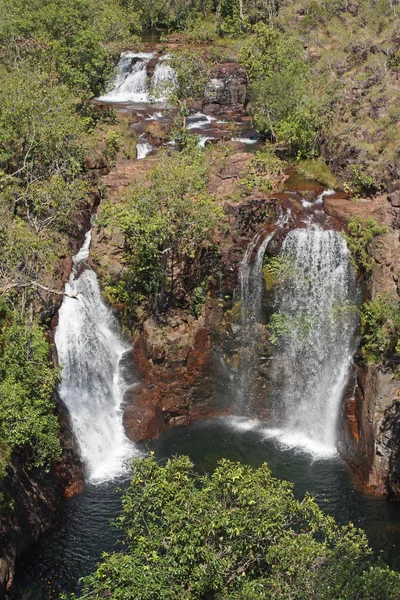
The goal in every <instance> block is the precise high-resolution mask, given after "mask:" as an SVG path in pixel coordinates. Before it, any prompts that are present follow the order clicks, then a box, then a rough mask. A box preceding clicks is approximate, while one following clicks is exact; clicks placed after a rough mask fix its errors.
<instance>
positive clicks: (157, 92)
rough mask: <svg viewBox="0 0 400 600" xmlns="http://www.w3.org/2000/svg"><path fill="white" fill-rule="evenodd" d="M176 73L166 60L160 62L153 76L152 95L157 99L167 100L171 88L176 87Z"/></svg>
mask: <svg viewBox="0 0 400 600" xmlns="http://www.w3.org/2000/svg"><path fill="white" fill-rule="evenodd" d="M176 84H177V79H176V73H175V71H174V69H173V68H172V67H170V66H169V65H168V64H167V63H166V62H165V61H161V62H159V63H158V65H157V66H156V68H155V69H154V73H153V77H152V78H151V86H150V95H151V96H153V97H154V99H155V100H164V101H165V100H167V99H168V96H169V95H170V93H171V90H172V89H173V88H174V87H176Z"/></svg>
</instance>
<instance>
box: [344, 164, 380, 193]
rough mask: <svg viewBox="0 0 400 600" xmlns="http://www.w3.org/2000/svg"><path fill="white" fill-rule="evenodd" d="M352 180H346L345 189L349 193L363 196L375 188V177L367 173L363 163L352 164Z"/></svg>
mask: <svg viewBox="0 0 400 600" xmlns="http://www.w3.org/2000/svg"><path fill="white" fill-rule="evenodd" d="M350 172H351V180H350V181H346V182H345V184H344V189H345V191H346V192H348V193H349V194H354V195H355V196H362V195H363V194H370V193H372V192H373V190H374V183H375V182H374V179H373V177H371V176H370V175H368V174H367V173H365V170H364V168H363V166H362V165H351V166H350Z"/></svg>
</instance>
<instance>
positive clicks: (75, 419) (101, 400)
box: [55, 232, 135, 482]
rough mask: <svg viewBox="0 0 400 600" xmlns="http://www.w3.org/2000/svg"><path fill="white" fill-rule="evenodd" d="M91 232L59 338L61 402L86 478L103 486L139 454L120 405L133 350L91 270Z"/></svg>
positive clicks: (78, 258) (76, 264) (76, 262)
mask: <svg viewBox="0 0 400 600" xmlns="http://www.w3.org/2000/svg"><path fill="white" fill-rule="evenodd" d="M90 240H91V232H89V233H87V234H86V238H85V243H84V245H83V246H82V248H81V249H80V250H79V252H78V253H77V254H76V255H75V256H74V258H73V272H72V274H71V276H70V279H69V282H68V283H67V284H66V286H65V292H66V294H68V296H65V297H64V299H63V302H62V305H61V308H60V311H59V321H58V326H57V329H56V333H55V342H56V346H57V351H58V358H59V362H60V365H61V367H62V373H61V384H60V388H59V392H60V396H61V398H62V400H63V401H64V403H65V405H66V406H67V408H68V410H69V413H70V416H71V421H72V425H73V429H74V432H75V435H76V438H77V441H78V444H79V449H80V453H81V457H82V460H83V463H84V465H85V468H86V472H87V476H88V478H89V480H90V481H93V482H99V481H104V480H107V479H111V478H113V477H115V476H116V475H118V474H119V473H120V472H121V471H122V469H123V465H124V463H125V462H126V460H127V459H128V458H129V457H130V456H132V455H133V454H134V453H135V449H134V446H133V445H132V444H131V443H130V442H129V440H128V439H127V437H126V436H125V432H124V428H123V424H122V412H121V408H120V407H121V403H122V400H123V395H124V392H125V391H126V390H127V389H128V387H129V385H130V382H129V379H128V376H127V374H126V369H124V357H125V356H126V355H127V353H128V352H129V350H130V347H129V346H128V345H127V344H125V343H124V342H123V341H122V340H121V338H120V336H119V334H118V328H117V324H116V321H115V319H114V317H113V315H112V314H111V312H110V310H109V309H108V308H107V307H106V305H105V304H104V302H103V301H102V298H101V292H100V286H99V282H98V280H97V276H96V273H95V272H94V271H92V270H91V269H90V268H89V267H88V266H87V265H85V262H86V260H87V259H88V256H89V248H90Z"/></svg>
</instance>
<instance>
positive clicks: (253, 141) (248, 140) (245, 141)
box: [231, 137, 260, 144]
mask: <svg viewBox="0 0 400 600" xmlns="http://www.w3.org/2000/svg"><path fill="white" fill-rule="evenodd" d="M231 141H232V142H241V143H242V144H257V142H259V141H260V140H259V139H258V138H255V139H254V138H245V137H234V138H232V140H231Z"/></svg>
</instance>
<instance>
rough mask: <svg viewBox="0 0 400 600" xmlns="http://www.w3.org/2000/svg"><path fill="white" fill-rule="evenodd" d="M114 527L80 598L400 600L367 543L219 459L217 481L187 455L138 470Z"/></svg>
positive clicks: (397, 581)
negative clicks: (113, 539)
mask: <svg viewBox="0 0 400 600" xmlns="http://www.w3.org/2000/svg"><path fill="white" fill-rule="evenodd" d="M122 504H123V511H122V514H121V516H120V517H119V519H118V525H119V526H120V527H121V528H122V530H123V531H124V533H125V536H126V542H125V548H124V550H123V551H121V552H115V553H114V554H111V555H106V556H105V557H104V559H103V562H102V563H101V564H100V566H99V567H98V569H97V571H96V572H95V573H94V574H93V575H92V576H90V577H88V578H87V579H86V580H85V584H84V591H83V594H82V597H83V598H84V597H87V596H90V597H91V598H94V599H100V598H105V597H107V598H113V599H115V600H117V599H121V600H122V599H123V600H126V599H127V598H135V599H136V600H156V599H161V598H163V599H170V600H176V598H179V599H180V600H184V599H186V600H189V599H190V600H195V599H198V600H205V599H206V598H207V599H208V600H213V599H215V600H227V599H228V598H229V599H230V600H239V599H240V600H267V599H268V600H272V599H278V598H279V599H280V600H285V599H287V600H289V599H290V600H311V599H317V598H318V599H322V598H323V599H324V600H338V599H339V598H343V599H344V598H345V599H346V600H382V598H385V600H395V598H398V597H399V594H400V576H399V575H398V574H397V573H394V572H393V571H390V570H389V569H387V568H386V567H384V566H383V565H373V564H372V563H371V562H370V560H369V557H370V554H371V551H370V550H369V548H368V543H367V540H366V537H365V535H364V534H363V533H362V532H361V531H360V530H358V529H356V528H354V527H353V526H352V525H351V524H350V525H346V526H343V527H341V526H339V525H337V524H336V523H335V521H334V520H333V518H332V517H329V516H327V515H326V514H324V513H323V512H322V511H321V510H320V509H319V507H318V505H317V504H316V502H315V501H314V500H313V499H312V498H311V497H310V496H306V497H305V498H304V499H303V500H302V501H298V500H296V499H295V497H294V496H293V492H292V485H291V484H290V483H288V482H285V481H279V480H277V479H275V478H274V477H272V475H271V472H270V470H269V469H268V467H267V465H266V464H264V465H262V466H261V467H260V468H259V469H257V470H252V469H251V467H248V466H245V465H242V464H239V463H232V462H230V461H228V460H222V461H221V462H220V464H219V466H218V467H217V468H216V470H215V471H214V473H212V474H211V475H198V474H196V473H194V472H193V464H192V463H191V462H190V460H189V459H188V458H186V457H178V458H174V459H172V460H169V461H168V462H167V464H166V465H165V466H160V464H158V463H157V462H156V461H155V460H154V458H153V457H150V458H145V459H140V460H138V461H136V462H135V464H134V474H133V476H132V479H131V483H130V486H129V488H128V490H127V491H126V492H125V493H124V495H123V498H122Z"/></svg>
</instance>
